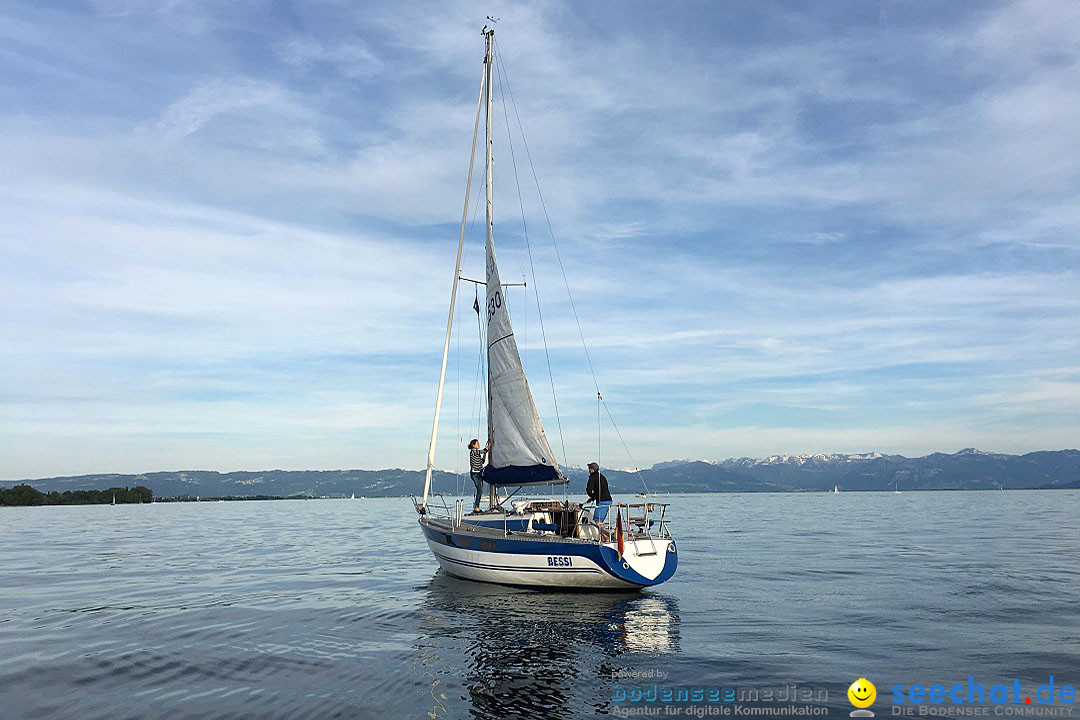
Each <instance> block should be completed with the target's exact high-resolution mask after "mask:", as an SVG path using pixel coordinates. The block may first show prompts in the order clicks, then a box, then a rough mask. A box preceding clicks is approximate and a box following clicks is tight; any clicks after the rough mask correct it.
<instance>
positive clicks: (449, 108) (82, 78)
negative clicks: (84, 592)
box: [0, 0, 1080, 479]
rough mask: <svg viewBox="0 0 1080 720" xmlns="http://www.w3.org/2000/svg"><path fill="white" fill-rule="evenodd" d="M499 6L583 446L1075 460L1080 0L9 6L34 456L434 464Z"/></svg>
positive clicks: (62, 466) (499, 113) (522, 242)
mask: <svg viewBox="0 0 1080 720" xmlns="http://www.w3.org/2000/svg"><path fill="white" fill-rule="evenodd" d="M489 13H490V14H491V15H492V16H493V17H495V18H497V19H498V24H497V31H496V33H497V34H496V41H497V43H498V49H499V56H500V61H501V62H500V66H499V67H500V72H499V75H498V84H499V86H500V87H501V88H506V87H507V86H508V87H509V90H510V92H512V94H513V95H512V100H511V99H510V94H509V92H503V91H502V90H499V91H498V92H497V93H496V99H495V124H496V125H495V137H496V146H495V179H494V183H493V187H494V193H495V203H494V204H495V237H496V246H497V248H498V256H499V262H500V266H501V269H502V275H503V279H504V281H506V282H511V281H520V279H521V278H525V279H526V280H527V282H528V288H527V289H525V290H523V289H521V288H511V289H510V290H509V291H508V292H509V306H510V309H511V313H512V316H513V318H514V322H515V327H516V330H517V335H518V340H519V344H520V345H521V346H522V349H523V354H524V356H525V357H524V361H525V366H526V370H527V372H528V375H529V377H530V384H531V387H532V389H533V393H534V395H535V397H536V402H537V405H538V407H539V409H540V413H541V416H542V418H543V419H544V423H545V427H546V430H547V433H548V436H549V438H550V439H551V441H552V442H551V444H552V446H553V448H554V449H555V452H556V454H557V455H558V457H559V460H560V461H562V462H565V463H568V464H571V465H583V464H584V463H585V462H587V461H589V460H593V459H596V457H597V456H598V455H599V459H600V461H601V463H602V464H603V465H605V466H608V467H626V466H631V465H636V466H649V465H651V464H652V463H654V462H659V461H664V460H671V459H674V458H694V459H704V460H712V459H722V458H726V457H740V456H752V457H757V456H764V455H771V454H778V453H784V454H797V453H817V452H847V453H850V452H871V451H877V452H888V453H900V454H905V455H923V454H927V453H930V452H935V451H945V452H954V451H956V450H959V449H961V448H963V447H968V446H974V447H978V448H981V449H984V450H988V451H996V452H1010V453H1022V452H1028V451H1032V450H1039V449H1062V448H1067V447H1077V446H1078V445H1080V442H1078V438H1080V235H1078V230H1077V228H1078V226H1080V122H1077V118H1078V117H1080V93H1078V92H1077V89H1078V88H1080V4H1077V3H1075V2H1073V1H1072V0H1017V1H1016V2H984V1H981V0H980V1H979V2H961V1H957V2H949V3H933V2H914V1H911V0H884V1H882V2H878V3H874V2H866V1H864V0H857V1H855V0H852V1H850V2H828V3H825V2H821V3H808V2H805V1H804V0H792V1H791V2H770V1H768V0H765V1H762V0H754V1H753V2H750V1H747V2H725V3H716V2H700V3H691V2H685V3H684V2H679V3H655V2H566V3H559V2H524V3H517V2H501V1H498V0H495V1H493V2H489V3H487V4H486V7H482V8H481V6H480V5H477V4H475V3H469V2H431V3H400V2H387V3H378V2H364V3H356V2H352V1H342V2H335V1H334V0H312V1H311V2H289V1H286V0H281V1H279V2H265V3H264V2H255V1H242V2H235V3H218V2H186V1H185V0H172V1H165V0H98V1H96V2H82V3H79V2H69V3H49V2H40V1H34V2H21V1H19V0H14V1H10V2H5V3H3V5H2V6H0V478H6V479H16V478H33V477H45V476H54V475H69V474H81V473H97V472H132V473H137V472H145V471H155V470H179V469H208V470H220V471H229V470H241V469H247V470H259V469H272V468H281V469H341V468H369V469H374V468H386V467H403V468H412V469H419V468H422V467H423V466H424V464H425V458H426V452H427V444H428V439H429V436H430V433H431V423H432V415H433V411H434V404H435V392H436V384H437V381H438V371H439V361H440V357H441V351H442V341H443V333H444V331H445V323H446V317H447V310H448V304H449V300H450V284H451V281H452V275H453V266H454V255H455V252H456V245H457V236H458V226H459V223H460V219H461V215H462V208H463V199H464V191H465V175H466V168H467V162H468V154H469V148H470V141H471V133H472V127H473V119H474V113H475V108H476V103H477V93H478V91H479V87H480V79H481V71H482V57H483V39H482V37H481V35H480V29H481V26H483V25H484V23H485V17H484V16H485V15H486V14H489ZM508 126H509V128H510V133H509V134H508ZM508 137H509V142H507V138H508ZM510 143H512V151H511V144H510ZM525 143H527V145H528V150H527V152H526V149H525ZM530 158H531V164H530ZM515 166H516V171H515ZM478 172H479V169H478ZM534 173H535V182H534ZM515 178H516V180H515ZM519 185H520V188H521V190H520V194H519V191H518V186H519ZM537 185H539V188H540V191H541V192H542V198H543V203H541V202H540V200H539V197H540V196H539V195H538V193H537V189H536V188H537ZM473 197H474V199H475V198H476V197H477V195H476V194H475V192H474V195H473ZM519 197H520V200H519ZM545 207H546V211H547V212H546V216H547V218H549V219H550V231H549V225H548V223H547V220H546V219H545V212H544V209H545ZM481 215H482V212H481ZM469 217H470V223H469V230H468V234H467V239H466V248H465V267H464V271H463V273H464V274H465V275H466V276H468V277H482V273H483V266H482V243H483V236H482V222H479V221H478V218H477V216H476V213H475V210H474V209H473V210H470V215H469ZM526 231H527V235H528V239H527V241H526ZM553 238H554V242H553ZM568 289H569V291H570V292H569V293H568V292H567V290H568ZM570 298H572V304H571V300H570ZM472 299H473V290H472V288H471V286H467V284H466V287H463V289H462V291H461V301H460V302H459V306H458V320H459V321H458V322H457V325H456V327H457V330H456V331H455V334H454V340H453V349H452V352H451V355H450V360H449V365H448V371H447V388H446V400H445V404H444V407H443V414H442V423H441V426H440V433H439V450H438V456H437V465H438V466H439V467H441V468H445V469H449V470H460V469H462V468H463V467H464V465H465V459H466V458H465V450H464V445H463V443H464V441H467V440H468V439H469V438H470V437H471V436H475V435H479V436H483V434H484V430H483V429H482V428H478V415H479V414H480V411H479V405H478V389H479V385H478V383H477V363H478V360H479V345H478V338H477V331H476V317H475V315H472V314H471V313H472V310H471V304H472ZM538 308H539V309H538ZM575 311H576V319H575ZM541 318H542V322H541ZM579 323H580V335H579ZM582 336H584V338H585V341H586V342H585V343H584V347H583V343H582ZM584 348H587V350H588V355H587V356H586V353H585V349H584ZM589 360H591V368H592V369H591V370H590V364H589ZM549 365H550V373H549V372H548V367H549ZM594 374H595V384H594ZM597 387H599V390H600V392H601V393H602V394H603V396H604V400H605V403H606V408H607V410H606V411H605V412H603V413H602V417H601V422H600V423H599V428H598V421H597V402H596V391H597ZM553 390H554V392H553ZM480 394H482V392H481V393H480ZM556 404H557V408H558V411H557V412H556V407H555V406H556ZM598 430H599V432H598ZM598 435H599V437H598ZM620 435H621V438H622V440H620ZM623 441H625V447H624V443H623Z"/></svg>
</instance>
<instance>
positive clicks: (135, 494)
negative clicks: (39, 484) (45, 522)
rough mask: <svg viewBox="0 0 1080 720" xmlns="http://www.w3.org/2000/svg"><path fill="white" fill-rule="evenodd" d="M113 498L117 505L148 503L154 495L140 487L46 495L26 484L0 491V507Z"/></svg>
mask: <svg viewBox="0 0 1080 720" xmlns="http://www.w3.org/2000/svg"><path fill="white" fill-rule="evenodd" d="M114 498H115V502H116V504H117V505H120V504H122V503H123V504H129V503H148V502H151V501H152V500H153V499H154V493H153V491H151V490H150V488H147V487H143V486H142V485H137V486H135V487H133V488H126V487H123V488H109V489H108V490H65V491H64V492H57V491H55V490H54V491H52V492H48V493H43V492H41V491H40V490H37V489H35V488H33V487H31V486H29V485H26V484H22V485H15V486H14V487H10V488H6V489H0V505H104V504H108V503H112V502H114V500H113V499H114Z"/></svg>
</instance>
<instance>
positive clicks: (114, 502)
mask: <svg viewBox="0 0 1080 720" xmlns="http://www.w3.org/2000/svg"><path fill="white" fill-rule="evenodd" d="M112 504H113V505H115V504H116V493H113V495H112Z"/></svg>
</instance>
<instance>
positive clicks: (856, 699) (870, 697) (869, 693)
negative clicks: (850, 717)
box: [847, 678, 877, 708]
mask: <svg viewBox="0 0 1080 720" xmlns="http://www.w3.org/2000/svg"><path fill="white" fill-rule="evenodd" d="M847 696H848V700H850V701H851V704H852V705H854V706H855V707H857V708H868V707H870V706H871V705H873V704H874V700H877V688H876V687H874V683H872V682H870V681H869V680H867V679H866V678H859V679H858V680H856V681H855V682H853V683H851V687H849V688H848V689H847Z"/></svg>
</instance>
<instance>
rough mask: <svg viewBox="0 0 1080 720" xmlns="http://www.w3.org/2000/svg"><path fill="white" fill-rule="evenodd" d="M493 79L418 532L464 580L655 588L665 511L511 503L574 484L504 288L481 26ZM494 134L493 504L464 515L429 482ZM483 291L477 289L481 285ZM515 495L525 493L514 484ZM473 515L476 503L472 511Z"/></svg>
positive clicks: (488, 281) (490, 279)
mask: <svg viewBox="0 0 1080 720" xmlns="http://www.w3.org/2000/svg"><path fill="white" fill-rule="evenodd" d="M482 34H483V37H484V69H483V70H484V75H483V81H482V84H481V91H480V98H479V99H478V101H477V108H476V121H475V123H474V125H473V142H472V151H471V153H470V157H469V173H468V182H467V183H466V192H465V209H464V211H463V213H462V221H461V232H460V235H459V238H458V248H457V262H456V265H455V267H454V281H453V287H452V290H451V295H450V313H449V317H448V319H447V322H446V335H445V341H444V345H443V355H442V368H441V370H440V373H439V389H438V394H437V396H436V401H435V419H434V422H433V424H432V430H431V442H430V443H429V445H428V456H427V470H426V473H425V475H424V488H423V497H422V498H421V499H420V500H416V499H415V498H414V499H413V503H414V505H415V507H416V510H417V513H418V515H419V524H420V529H421V530H422V531H423V533H424V537H425V539H426V540H427V543H428V547H429V548H430V549H431V552H432V553H433V554H434V555H435V559H436V561H437V562H438V563H439V565H440V567H441V568H442V569H443V570H444V571H445V572H446V573H448V574H450V575H454V576H456V577H459V578H464V579H467V580H476V581H481V582H491V583H499V584H505V585H518V586H526V587H544V588H588V589H609V590H635V589H639V588H643V587H648V586H652V585H657V584H659V583H662V582H664V581H665V580H667V579H668V578H670V577H671V576H672V575H673V574H674V573H675V569H676V567H678V551H677V549H676V546H675V540H674V539H673V538H672V537H671V533H670V532H669V531H668V527H667V519H666V512H667V504H666V503H653V502H638V503H632V504H617V505H615V506H613V507H612V508H610V511H609V512H608V514H607V517H606V518H603V520H602V521H601V520H598V519H596V518H595V517H594V513H593V512H592V510H591V509H590V508H587V507H584V506H583V505H581V504H579V503H576V502H571V501H569V500H568V499H565V497H564V499H561V500H560V499H537V500H528V499H519V500H515V501H513V502H511V498H513V497H514V495H515V494H516V493H517V492H518V490H520V489H521V488H523V487H529V486H536V485H549V486H554V485H565V484H566V483H567V482H568V479H567V477H566V475H564V474H563V471H562V469H561V468H560V466H559V464H558V463H557V462H556V460H555V455H554V453H553V452H552V450H551V445H550V444H549V442H548V439H547V436H546V435H545V433H544V428H543V425H542V423H541V421H540V415H539V413H538V412H537V409H536V404H535V403H534V401H533V397H532V392H531V391H530V390H529V384H528V381H527V380H526V378H525V371H524V368H523V367H522V363H521V356H520V354H519V352H518V346H517V340H516V339H515V337H514V330H513V327H512V325H511V322H510V313H509V310H508V308H507V304H506V301H505V290H504V287H503V284H502V282H501V280H500V277H499V267H498V264H497V263H496V260H495V245H494V241H493V237H492V236H493V229H494V222H493V216H492V142H493V139H494V136H493V133H492V91H493V87H492V64H493V62H494V60H495V57H494V46H495V31H494V29H491V28H488V27H487V26H485V27H484V29H483V31H482ZM481 114H483V115H484V118H485V122H484V129H485V148H486V149H485V158H484V160H485V163H484V165H485V168H484V173H485V176H484V178H485V190H486V195H487V197H486V201H487V204H486V213H485V217H486V231H485V234H486V248H485V260H486V262H485V266H486V275H485V281H484V283H483V284H484V285H485V289H486V295H485V300H486V302H485V305H484V307H483V308H480V306H479V303H478V302H477V303H476V305H475V309H477V312H478V313H480V314H481V315H482V316H483V318H484V319H485V320H486V322H487V368H488V374H487V397H488V402H487V409H488V413H487V422H488V441H489V444H490V457H489V464H488V465H487V467H485V468H484V473H483V479H484V482H485V483H486V484H487V485H488V489H489V492H488V503H487V505H488V506H487V508H481V509H479V511H477V510H476V509H472V511H471V512H465V510H466V508H465V507H464V505H463V501H461V500H458V501H457V502H456V503H455V504H454V506H453V508H450V507H448V506H446V504H445V501H444V502H443V507H442V511H443V512H442V514H438V513H437V511H436V509H435V507H434V505H433V504H432V502H431V500H432V494H431V476H432V471H433V470H434V468H435V445H436V439H437V437H438V431H439V415H440V412H441V409H442V398H443V386H444V383H445V379H446V364H447V357H448V355H449V352H450V340H451V333H452V330H453V323H454V305H455V301H456V299H457V293H458V281H459V280H461V279H463V278H462V274H461V258H462V252H463V247H464V241H465V227H466V220H467V218H468V212H469V188H471V186H472V176H473V162H474V159H475V155H476V140H477V135H478V131H479V127H480V117H481ZM477 284H480V283H479V282H478V283H477ZM514 488H516V489H514ZM470 508H471V506H470Z"/></svg>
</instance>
